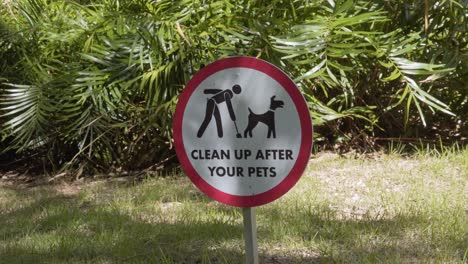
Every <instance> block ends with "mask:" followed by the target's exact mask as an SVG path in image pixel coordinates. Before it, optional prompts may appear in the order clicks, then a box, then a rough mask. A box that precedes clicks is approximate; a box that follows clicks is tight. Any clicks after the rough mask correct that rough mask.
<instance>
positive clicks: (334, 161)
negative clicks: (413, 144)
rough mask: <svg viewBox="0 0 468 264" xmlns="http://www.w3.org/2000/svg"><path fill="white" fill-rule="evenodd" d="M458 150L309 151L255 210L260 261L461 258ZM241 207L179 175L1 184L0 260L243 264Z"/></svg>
mask: <svg viewBox="0 0 468 264" xmlns="http://www.w3.org/2000/svg"><path fill="white" fill-rule="evenodd" d="M467 172H468V151H466V150H464V151H458V152H455V151H447V152H444V153H439V152H438V154H437V155H435V154H434V153H428V152H425V151H421V152H420V153H419V154H416V155H414V156H412V157H406V158H402V157H401V156H399V155H375V156H372V157H368V158H352V157H348V158H344V157H340V156H338V155H335V154H327V153H325V154H320V155H318V156H316V157H314V158H313V159H312V160H311V162H310V164H309V167H308V169H307V171H306V172H305V174H304V176H303V177H302V178H301V180H300V181H299V182H298V184H297V185H296V186H295V187H294V188H293V189H292V190H291V191H290V192H289V193H287V194H286V195H285V196H283V197H282V198H280V199H279V200H277V201H275V202H273V203H271V204H268V205H265V206H262V207H259V208H257V225H258V238H259V252H260V260H261V262H262V263H314V262H338V263H380V262H385V263H401V262H403V263H408V262H411V263H414V262H416V263H427V262H429V263H430V262H432V263H466V262H467V261H468V256H467V255H468V251H467V248H468V241H467V226H468V225H467V214H466V212H467V206H466V204H467V202H466V200H467V192H468V188H467V184H466V183H467V178H468V175H467ZM243 261H244V257H243V239H242V215H241V210H240V209H238V208H234V207H228V206H224V205H222V204H219V203H217V202H214V201H211V200H209V199H208V198H206V197H205V196H204V195H203V194H201V193H200V192H199V191H198V190H196V189H195V187H193V186H192V184H191V183H190V181H189V180H188V179H187V178H186V177H184V176H174V177H158V178H148V179H146V180H144V181H143V182H128V181H120V180H119V179H113V180H105V181H92V182H86V183H78V182H75V183H72V184H56V185H52V186H50V185H49V186H38V187H33V188H20V187H15V188H13V187H9V186H7V185H3V187H0V263H65V262H66V263H84V262H86V263H242V262H243Z"/></svg>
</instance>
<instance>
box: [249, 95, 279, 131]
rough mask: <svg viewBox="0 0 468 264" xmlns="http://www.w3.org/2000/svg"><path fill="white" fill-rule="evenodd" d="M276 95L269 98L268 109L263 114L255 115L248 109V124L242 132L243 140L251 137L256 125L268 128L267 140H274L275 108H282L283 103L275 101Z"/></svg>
mask: <svg viewBox="0 0 468 264" xmlns="http://www.w3.org/2000/svg"><path fill="white" fill-rule="evenodd" d="M275 97H276V95H273V96H272V97H271V98H270V109H269V110H268V111H266V112H265V113H263V114H255V113H254V112H252V109H250V107H249V122H248V124H247V127H246V128H245V130H244V138H246V137H252V130H253V129H254V128H255V127H256V126H257V124H258V123H260V122H261V123H264V124H265V125H267V127H268V134H267V138H271V136H273V138H276V127H275V110H276V109H277V108H283V106H284V102H283V101H281V100H275Z"/></svg>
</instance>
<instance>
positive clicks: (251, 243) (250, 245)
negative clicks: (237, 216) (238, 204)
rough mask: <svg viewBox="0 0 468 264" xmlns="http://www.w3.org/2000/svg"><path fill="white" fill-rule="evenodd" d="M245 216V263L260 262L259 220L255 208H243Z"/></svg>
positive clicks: (255, 263)
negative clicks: (257, 220) (258, 242)
mask: <svg viewBox="0 0 468 264" xmlns="http://www.w3.org/2000/svg"><path fill="white" fill-rule="evenodd" d="M242 216H243V217H244V241H245V263H246V264H258V245H257V222H256V219H255V208H254V207H245V208H242Z"/></svg>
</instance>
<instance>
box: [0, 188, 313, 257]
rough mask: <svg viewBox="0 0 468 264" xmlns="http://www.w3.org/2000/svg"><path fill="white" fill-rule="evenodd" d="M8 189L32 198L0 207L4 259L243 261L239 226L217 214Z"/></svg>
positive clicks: (0, 246)
mask: <svg viewBox="0 0 468 264" xmlns="http://www.w3.org/2000/svg"><path fill="white" fill-rule="evenodd" d="M10 190H14V192H15V196H16V197H17V199H24V200H25V201H28V200H29V201H32V202H31V203H30V204H27V203H25V204H27V205H25V206H23V207H19V208H12V209H11V210H6V211H4V212H0V263H83V262H86V263H109V262H110V263H243V262H244V255H243V243H244V242H243V238H242V233H243V229H242V226H241V225H237V224H227V223H225V222H222V221H218V220H216V219H214V220H213V221H210V220H208V221H203V220H200V219H199V220H197V219H183V221H166V222H161V221H160V218H158V217H156V216H153V217H154V218H156V219H154V221H153V220H152V219H151V218H148V216H147V215H141V217H140V216H139V214H138V213H131V214H128V215H127V214H123V213H121V211H118V210H117V209H116V208H112V206H102V205H98V204H92V203H89V202H86V201H85V202H83V200H82V199H80V197H79V196H76V195H68V196H64V195H62V194H59V193H53V192H50V191H49V190H41V191H40V192H39V193H38V191H37V190H36V191H34V192H32V191H29V190H15V189H10ZM192 196H193V195H187V197H184V199H190V197H192ZM179 198H180V197H179ZM218 209H219V208H218ZM231 209H232V210H237V208H226V207H222V208H221V209H220V210H219V211H220V212H221V213H223V214H227V213H229V212H227V211H226V210H231ZM217 211H218V210H217ZM231 213H232V212H231ZM261 258H263V259H265V260H267V262H268V263H303V262H307V263H310V262H314V261H315V258H314V259H312V258H304V257H296V256H276V255H270V254H269V253H268V252H265V254H263V256H261Z"/></svg>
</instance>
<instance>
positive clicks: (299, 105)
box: [173, 56, 313, 207]
mask: <svg viewBox="0 0 468 264" xmlns="http://www.w3.org/2000/svg"><path fill="white" fill-rule="evenodd" d="M229 68H249V69H254V70H257V71H260V72H263V73H265V74H267V75H268V76H270V77H271V78H273V79H274V80H276V81H277V82H278V83H279V84H280V85H281V86H282V87H283V88H284V89H285V90H286V91H287V93H288V94H289V96H290V97H291V99H292V101H293V102H294V104H295V106H296V109H297V111H298V113H299V119H300V124H301V137H302V140H301V146H300V148H299V154H298V158H297V160H296V162H295V163H294V165H293V167H292V169H291V171H290V172H289V174H288V175H287V176H286V177H285V178H284V180H283V181H282V182H280V183H279V184H278V185H276V186H275V187H273V188H272V189H270V190H268V191H266V192H263V193H260V194H256V195H251V196H239V195H232V194H228V193H225V192H223V191H220V190H218V189H216V188H214V187H213V186H211V185H210V184H209V183H207V182H206V181H205V180H204V179H203V178H202V177H201V176H200V175H199V174H198V173H197V171H196V170H195V168H194V167H193V166H192V164H191V162H190V160H189V158H188V156H187V153H186V152H185V147H184V142H183V136H182V122H183V117H184V116H183V115H184V112H185V108H186V106H187V103H188V101H189V99H190V97H191V95H192V93H193V92H194V91H195V90H196V89H197V87H198V86H199V85H200V83H201V82H202V81H203V80H205V79H206V78H207V77H209V76H211V75H212V74H214V73H216V72H218V71H222V70H225V69H229ZM173 133H174V145H175V150H176V154H177V157H178V158H179V162H180V164H181V165H182V168H183V169H184V171H185V172H186V173H187V175H188V176H189V178H190V179H191V181H192V182H193V183H194V184H195V186H197V187H198V189H200V190H201V191H202V192H204V193H205V194H206V195H208V196H209V197H211V198H213V199H214V200H217V201H219V202H221V203H224V204H228V205H233V206H238V207H254V206H259V205H264V204H267V203H270V202H272V201H274V200H276V199H278V198H279V197H281V196H283V195H284V194H286V193H287V192H288V191H289V190H290V189H291V188H292V187H293V186H294V185H295V184H296V183H297V181H298V180H299V179H300V177H301V176H302V173H303V172H304V170H305V168H306V166H307V163H308V161H309V157H310V152H311V149H312V136H313V128H312V121H311V118H310V113H309V109H308V107H307V103H306V102H305V99H304V97H303V96H302V94H301V93H300V91H299V89H298V88H297V87H296V84H295V83H294V82H293V81H292V80H291V79H290V78H289V77H288V76H287V75H286V74H285V73H284V72H283V71H282V70H280V69H279V68H277V67H276V66H274V65H273V64H271V63H269V62H266V61H264V60H261V59H257V58H254V57H244V56H242V57H229V58H224V59H220V60H217V61H215V62H213V63H211V64H209V65H207V66H206V67H204V68H203V69H201V70H200V71H199V72H197V73H196V74H195V75H194V76H193V78H192V79H191V80H190V81H189V82H188V83H187V85H186V87H185V89H184V90H183V91H182V93H181V94H180V97H179V101H178V102H177V105H176V109H175V115H174V121H173Z"/></svg>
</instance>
